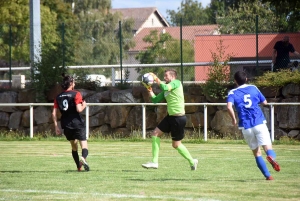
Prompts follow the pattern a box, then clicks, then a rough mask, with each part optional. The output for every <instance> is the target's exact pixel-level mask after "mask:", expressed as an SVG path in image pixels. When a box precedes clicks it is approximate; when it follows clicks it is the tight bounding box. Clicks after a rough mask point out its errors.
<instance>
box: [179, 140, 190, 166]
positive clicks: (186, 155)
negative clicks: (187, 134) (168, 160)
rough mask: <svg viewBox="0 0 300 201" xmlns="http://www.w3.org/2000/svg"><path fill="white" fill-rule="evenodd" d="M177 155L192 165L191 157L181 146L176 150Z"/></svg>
mask: <svg viewBox="0 0 300 201" xmlns="http://www.w3.org/2000/svg"><path fill="white" fill-rule="evenodd" d="M176 149H177V151H178V153H180V155H181V156H183V157H184V158H185V159H187V160H188V161H189V163H190V165H191V166H192V165H194V159H193V157H192V156H191V154H190V152H189V151H188V150H187V148H186V147H185V146H184V145H183V144H180V145H179V146H178V147H177V148H176Z"/></svg>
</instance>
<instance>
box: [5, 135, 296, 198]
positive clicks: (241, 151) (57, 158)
mask: <svg viewBox="0 0 300 201" xmlns="http://www.w3.org/2000/svg"><path fill="white" fill-rule="evenodd" d="M185 145H186V147H187V148H188V149H189V150H190V152H191V154H192V155H193V156H194V157H195V158H198V159H199V166H198V169H197V171H191V170H190V167H189V165H188V163H187V161H186V160H185V159H183V158H182V157H181V156H180V155H179V154H178V153H177V151H176V150H174V149H173V148H172V147H171V143H170V141H162V143H161V152H160V159H159V160H160V161H159V169H157V170H153V169H143V168H142V167H141V164H142V163H145V162H148V161H150V159H151V142H150V141H149V140H146V141H142V142H129V141H123V142H122V141H112V140H110V141H100V142H89V157H88V162H89V165H90V168H91V171H89V172H77V171H76V166H75V164H74V162H73V159H72V157H71V150H70V145H69V142H67V141H0V147H1V154H0V160H1V163H0V200H88V201H90V200H104V201H105V200H122V201H123V200H199V201H217V200H222V201H229V200H230V201H231V200H242V201H247V200H272V201H284V200H289V201H290V200H292V201H293V200H295V201H296V200H299V199H300V146H299V145H274V149H275V150H276V152H277V161H278V162H279V163H280V165H281V171H280V172H275V171H274V170H273V169H272V168H271V166H270V164H267V165H268V167H269V170H270V172H271V174H272V175H273V177H274V179H275V180H273V181H266V180H265V179H264V177H263V176H262V174H261V173H260V171H259V170H258V168H257V167H256V163H255V160H254V158H253V156H252V154H251V151H250V150H249V149H248V147H247V145H245V144H228V143H226V144H220V143H215V144H214V143H201V144H193V143H185ZM264 158H265V156H264Z"/></svg>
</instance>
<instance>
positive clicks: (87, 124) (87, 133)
mask: <svg viewBox="0 0 300 201" xmlns="http://www.w3.org/2000/svg"><path fill="white" fill-rule="evenodd" d="M89 115H90V106H89V105H86V107H85V131H86V139H89V136H90V122H89Z"/></svg>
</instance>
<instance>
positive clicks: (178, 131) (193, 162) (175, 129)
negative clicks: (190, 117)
mask: <svg viewBox="0 0 300 201" xmlns="http://www.w3.org/2000/svg"><path fill="white" fill-rule="evenodd" d="M170 123H171V125H172V128H171V136H172V146H173V148H174V149H176V150H177V151H178V153H179V154H180V155H181V156H183V157H184V158H185V159H186V160H187V161H188V162H189V164H190V166H191V170H196V169H197V165H198V160H197V159H193V157H192V155H191V154H190V152H189V150H188V149H187V148H186V147H185V146H184V145H183V144H182V143H181V140H182V139H183V138H184V128H185V125H186V116H175V117H171V118H170Z"/></svg>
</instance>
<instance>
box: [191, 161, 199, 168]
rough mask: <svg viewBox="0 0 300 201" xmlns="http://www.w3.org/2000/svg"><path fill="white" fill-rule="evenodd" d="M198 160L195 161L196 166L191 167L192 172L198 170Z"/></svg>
mask: <svg viewBox="0 0 300 201" xmlns="http://www.w3.org/2000/svg"><path fill="white" fill-rule="evenodd" d="M197 166H198V160H197V159H194V165H192V166H191V170H197Z"/></svg>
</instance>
